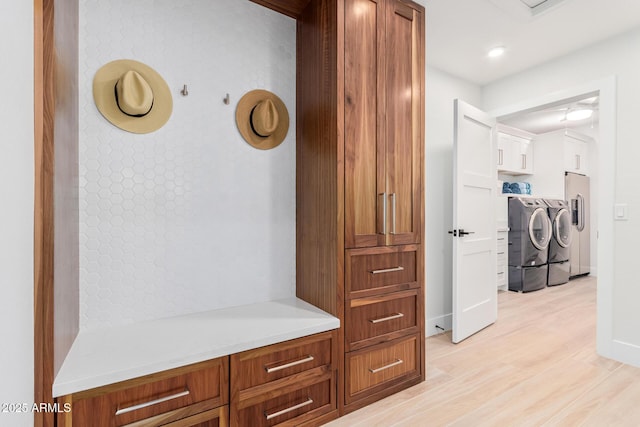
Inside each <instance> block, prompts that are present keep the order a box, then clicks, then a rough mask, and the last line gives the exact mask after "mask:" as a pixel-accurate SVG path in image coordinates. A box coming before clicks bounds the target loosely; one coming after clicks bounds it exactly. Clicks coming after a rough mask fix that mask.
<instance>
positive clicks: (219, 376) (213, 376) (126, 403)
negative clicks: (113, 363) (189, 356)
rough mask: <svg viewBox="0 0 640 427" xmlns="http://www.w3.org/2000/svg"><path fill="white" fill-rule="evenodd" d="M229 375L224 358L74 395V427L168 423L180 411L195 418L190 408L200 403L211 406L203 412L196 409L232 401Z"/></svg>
mask: <svg viewBox="0 0 640 427" xmlns="http://www.w3.org/2000/svg"><path fill="white" fill-rule="evenodd" d="M228 372H229V364H228V357H224V358H219V359H214V360H211V361H208V362H203V363H200V364H196V365H191V366H189V367H184V368H180V369H179V370H171V371H166V372H164V373H160V374H154V375H149V376H146V377H141V378H137V379H135V380H131V381H124V382H121V383H117V384H113V385H109V386H105V387H101V388H98V389H93V390H90V391H88V392H86V393H77V394H74V395H73V423H74V424H75V425H80V426H84V425H92V426H96V427H97V426H100V425H104V426H109V425H126V424H131V423H134V422H137V421H140V420H144V419H147V418H150V417H155V416H158V415H164V419H165V420H166V419H167V418H169V415H171V414H169V413H170V412H171V411H175V410H177V409H181V408H184V409H185V411H184V412H182V413H181V415H182V417H184V416H187V415H191V414H193V411H194V409H193V408H189V406H190V405H194V404H197V403H200V402H209V403H207V405H206V406H205V407H204V408H200V407H197V408H198V409H199V410H205V409H206V410H209V409H214V408H216V407H218V406H222V405H224V404H226V403H228V401H229V381H228V380H229V374H228ZM158 377H160V378H162V379H158ZM187 391H188V394H187V395H185V396H180V397H177V398H171V399H170V400H167V401H164V402H158V403H157V404H154V405H150V406H148V407H145V408H141V409H137V410H133V411H130V412H126V413H122V414H119V415H116V412H117V411H118V410H122V409H125V408H130V407H133V406H136V405H140V404H144V403H147V402H151V401H155V400H157V399H163V398H169V397H172V396H175V395H176V394H178V393H182V392H187Z"/></svg>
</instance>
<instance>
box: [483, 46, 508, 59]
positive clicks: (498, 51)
mask: <svg viewBox="0 0 640 427" xmlns="http://www.w3.org/2000/svg"><path fill="white" fill-rule="evenodd" d="M504 51H505V48H504V46H496V47H494V48H492V49H491V50H489V52H488V53H487V56H488V57H489V58H497V57H499V56H502V55H503V54H504Z"/></svg>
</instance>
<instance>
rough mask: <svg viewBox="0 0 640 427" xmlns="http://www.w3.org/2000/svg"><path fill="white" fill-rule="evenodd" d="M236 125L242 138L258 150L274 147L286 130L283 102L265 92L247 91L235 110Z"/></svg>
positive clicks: (287, 121)
mask: <svg viewBox="0 0 640 427" xmlns="http://www.w3.org/2000/svg"><path fill="white" fill-rule="evenodd" d="M236 123H237V125H238V130H239V131H240V134H242V136H243V137H244V139H245V140H246V141H247V142H248V143H249V144H251V145H252V146H254V147H255V148H259V149H261V150H268V149H270V148H273V147H277V146H278V145H280V143H281V142H282V141H283V140H284V138H285V137H286V136H287V132H288V131H289V113H288V112H287V107H286V106H285V105H284V102H282V100H281V99H280V98H278V97H277V96H276V95H275V94H273V93H271V92H269V91H266V90H259V89H258V90H252V91H251V92H247V93H246V94H245V95H244V96H243V97H242V98H240V101H238V106H237V107H236Z"/></svg>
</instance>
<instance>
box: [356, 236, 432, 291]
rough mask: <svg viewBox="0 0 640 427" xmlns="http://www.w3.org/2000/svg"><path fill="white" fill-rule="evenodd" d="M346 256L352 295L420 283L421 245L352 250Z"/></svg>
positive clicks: (398, 288)
mask: <svg viewBox="0 0 640 427" xmlns="http://www.w3.org/2000/svg"><path fill="white" fill-rule="evenodd" d="M346 257H347V259H346V282H347V283H346V286H347V292H349V296H350V297H351V298H358V297H364V296H369V295H373V294H375V293H380V292H390V291H399V290H405V289H410V288H417V287H418V286H419V284H418V276H417V268H416V267H417V265H418V246H417V245H408V246H385V247H379V248H367V249H352V250H348V251H347V255H346Z"/></svg>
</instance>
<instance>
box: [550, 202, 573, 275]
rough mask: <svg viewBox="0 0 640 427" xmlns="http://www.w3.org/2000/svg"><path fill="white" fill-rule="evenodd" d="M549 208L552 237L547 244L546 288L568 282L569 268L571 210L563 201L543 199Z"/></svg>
mask: <svg viewBox="0 0 640 427" xmlns="http://www.w3.org/2000/svg"><path fill="white" fill-rule="evenodd" d="M544 201H545V203H546V204H547V205H548V206H549V207H548V213H549V219H550V220H551V229H552V231H553V237H552V238H551V242H550V243H549V257H548V263H549V273H548V274H547V286H555V285H562V284H564V283H567V282H568V281H569V273H570V272H569V269H570V266H571V263H570V256H571V209H570V207H569V203H567V202H566V201H564V200H555V199H545V200H544Z"/></svg>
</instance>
